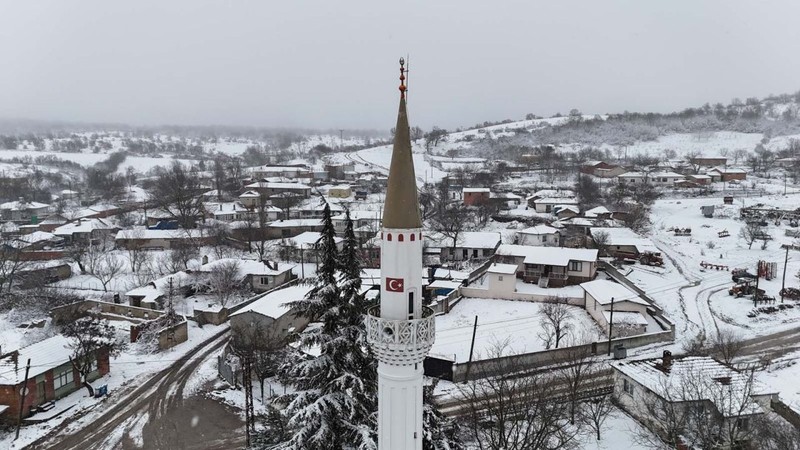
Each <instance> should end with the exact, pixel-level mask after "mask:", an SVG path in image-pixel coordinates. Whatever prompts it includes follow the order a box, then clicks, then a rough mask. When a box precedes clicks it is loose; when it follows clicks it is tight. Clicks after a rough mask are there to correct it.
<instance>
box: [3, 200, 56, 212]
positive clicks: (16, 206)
mask: <svg viewBox="0 0 800 450" xmlns="http://www.w3.org/2000/svg"><path fill="white" fill-rule="evenodd" d="M49 206H50V205H47V204H45V203H39V202H26V201H19V200H16V201H13V202H6V203H3V204H0V209H8V210H11V211H25V210H28V209H41V208H48V207H49Z"/></svg>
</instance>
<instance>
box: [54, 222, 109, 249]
mask: <svg viewBox="0 0 800 450" xmlns="http://www.w3.org/2000/svg"><path fill="white" fill-rule="evenodd" d="M117 231H119V227H118V226H116V225H113V224H112V223H110V222H107V221H105V220H103V219H77V220H75V221H74V222H69V223H66V224H64V225H61V226H60V227H57V228H56V229H54V230H53V234H54V235H55V236H57V237H59V238H61V239H63V240H64V243H65V244H66V245H87V244H97V243H98V242H101V241H103V240H105V239H107V238H110V237H111V236H113V235H114V234H115V233H116V232H117Z"/></svg>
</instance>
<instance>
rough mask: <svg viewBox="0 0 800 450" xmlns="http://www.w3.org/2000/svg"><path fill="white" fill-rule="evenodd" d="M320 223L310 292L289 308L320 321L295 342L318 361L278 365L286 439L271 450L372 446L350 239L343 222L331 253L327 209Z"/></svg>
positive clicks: (368, 361) (370, 394)
mask: <svg viewBox="0 0 800 450" xmlns="http://www.w3.org/2000/svg"><path fill="white" fill-rule="evenodd" d="M323 221H324V226H323V229H322V233H321V234H322V236H321V237H320V241H319V242H318V247H317V248H318V255H319V256H318V257H319V258H320V265H319V269H318V271H317V276H316V279H315V281H314V287H313V288H312V290H311V291H310V292H309V293H308V295H307V296H306V298H305V299H303V300H299V301H296V302H292V303H290V306H291V307H292V308H294V309H295V310H296V311H297V313H298V314H300V315H303V316H306V317H309V318H310V319H311V320H312V321H314V322H319V323H320V326H319V327H318V328H314V329H313V330H311V331H309V332H307V333H304V334H303V335H302V336H301V338H300V348H301V349H309V348H312V347H317V348H318V349H319V356H316V357H308V356H301V354H297V355H296V357H293V358H290V359H289V360H287V362H286V363H285V364H283V365H282V367H281V370H280V376H281V379H282V381H283V382H284V383H285V384H287V385H289V386H291V387H292V389H293V392H292V393H291V394H287V395H285V396H283V397H281V398H280V399H279V401H281V403H283V404H285V405H286V414H287V417H288V426H289V429H290V431H289V435H290V438H289V440H287V441H286V442H284V443H282V444H279V445H278V446H277V447H278V448H285V449H298V450H299V449H309V450H315V449H340V448H358V449H374V448H376V442H375V437H376V435H375V428H376V427H375V423H376V422H375V421H376V417H375V411H376V410H377V383H376V381H375V379H376V372H375V367H374V366H375V363H374V359H373V358H372V357H371V355H370V354H369V352H368V350H367V347H366V332H365V330H364V324H363V316H362V314H363V313H364V311H363V302H364V300H363V296H361V294H360V290H361V281H360V277H359V274H360V266H359V264H358V260H359V258H358V247H357V242H356V241H355V235H354V233H353V230H352V223H350V221H349V220H348V226H347V228H348V231H347V232H346V234H345V245H344V250H343V251H342V253H341V254H338V252H337V249H336V242H335V240H334V239H335V232H334V228H333V222H332V221H331V212H330V207H329V206H328V205H327V204H326V205H325V208H324V217H323Z"/></svg>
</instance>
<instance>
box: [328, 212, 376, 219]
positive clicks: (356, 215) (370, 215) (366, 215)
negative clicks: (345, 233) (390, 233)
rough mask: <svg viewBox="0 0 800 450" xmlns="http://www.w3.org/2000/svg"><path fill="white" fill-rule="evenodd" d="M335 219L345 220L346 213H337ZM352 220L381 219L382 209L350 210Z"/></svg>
mask: <svg viewBox="0 0 800 450" xmlns="http://www.w3.org/2000/svg"><path fill="white" fill-rule="evenodd" d="M331 219H333V220H345V219H346V214H344V213H342V214H337V215H335V216H333V217H331ZM350 220H381V215H380V211H350Z"/></svg>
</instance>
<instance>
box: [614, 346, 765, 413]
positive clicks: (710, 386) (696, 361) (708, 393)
mask: <svg viewBox="0 0 800 450" xmlns="http://www.w3.org/2000/svg"><path fill="white" fill-rule="evenodd" d="M661 362H662V359H661V358H657V359H656V358H654V359H644V360H638V361H623V362H618V363H612V367H614V368H615V369H616V370H618V371H619V372H621V373H623V374H624V375H626V376H628V377H630V378H632V379H633V380H635V381H636V382H637V383H639V384H641V385H642V386H644V387H645V388H647V389H649V390H650V391H652V392H654V393H655V394H657V395H659V396H660V397H662V398H664V399H667V400H670V401H701V400H707V401H710V402H711V403H713V404H714V406H715V407H716V408H717V411H719V412H720V413H721V414H722V415H724V416H725V417H737V416H744V415H752V414H760V413H762V412H763V410H762V409H761V407H760V406H759V405H758V404H757V403H756V402H755V401H754V400H753V398H752V397H751V396H752V395H763V394H768V393H769V392H767V391H766V387H765V386H764V385H763V384H761V383H760V382H758V381H756V380H752V379H751V378H750V377H749V375H748V374H747V373H746V372H739V371H737V370H734V369H732V368H730V367H728V366H726V365H724V364H722V363H721V362H718V361H716V360H714V359H713V358H710V357H708V356H687V357H683V358H674V359H673V360H672V364H671V365H670V366H669V368H668V369H665V368H664V367H663V365H661Z"/></svg>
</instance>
